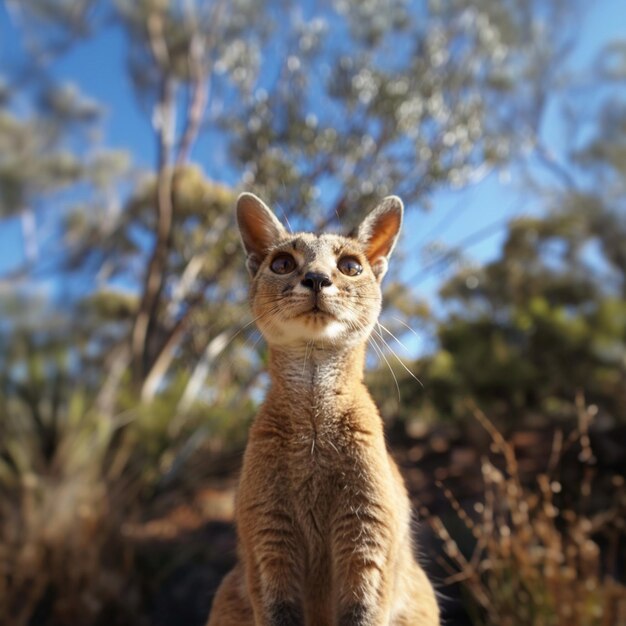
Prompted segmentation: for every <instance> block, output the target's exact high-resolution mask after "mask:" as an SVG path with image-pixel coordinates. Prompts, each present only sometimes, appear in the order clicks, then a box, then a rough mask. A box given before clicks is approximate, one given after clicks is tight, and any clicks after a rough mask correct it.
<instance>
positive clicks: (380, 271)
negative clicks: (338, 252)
mask: <svg viewBox="0 0 626 626" xmlns="http://www.w3.org/2000/svg"><path fill="white" fill-rule="evenodd" d="M403 212H404V208H403V204H402V200H400V198H398V196H387V197H386V198H385V199H384V200H383V201H382V202H381V203H380V204H379V205H378V206H377V207H376V208H375V209H374V210H373V211H372V212H371V213H370V214H369V215H368V216H367V217H366V218H365V219H364V220H363V222H362V223H361V225H360V226H359V230H358V232H357V239H358V240H359V241H360V242H361V243H362V244H363V246H364V247H365V255H366V256H367V260H368V261H369V263H370V265H371V267H372V271H373V272H374V276H376V279H377V280H378V282H380V281H381V280H382V279H383V276H384V275H385V273H386V272H387V259H388V258H389V255H390V254H391V252H392V251H393V248H394V246H395V245H396V241H397V239H398V234H399V232H400V227H401V226H402V214H403Z"/></svg>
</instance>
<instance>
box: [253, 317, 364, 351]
mask: <svg viewBox="0 0 626 626" xmlns="http://www.w3.org/2000/svg"><path fill="white" fill-rule="evenodd" d="M263 335H264V336H265V338H266V340H267V342H268V343H269V344H273V345H281V346H288V345H299V344H307V343H310V342H329V343H332V344H333V345H341V344H348V343H352V340H354V339H355V337H354V330H351V328H350V325H349V324H348V323H346V322H345V321H341V320H338V319H337V318H335V317H333V316H332V315H330V314H328V313H323V312H321V311H311V312H310V313H307V314H304V315H299V316H298V317H295V318H292V319H290V320H288V321H285V322H284V323H282V324H280V325H273V326H272V328H268V329H264V330H263Z"/></svg>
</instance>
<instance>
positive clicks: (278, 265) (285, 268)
mask: <svg viewBox="0 0 626 626" xmlns="http://www.w3.org/2000/svg"><path fill="white" fill-rule="evenodd" d="M270 269H271V270H272V272H274V274H289V273H290V272H293V270H295V269H296V260H295V259H294V258H293V257H292V256H291V255H290V254H287V253H282V254H278V255H277V256H276V257H274V260H273V261H272V262H271V263H270Z"/></svg>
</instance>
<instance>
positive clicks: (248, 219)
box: [237, 193, 286, 276]
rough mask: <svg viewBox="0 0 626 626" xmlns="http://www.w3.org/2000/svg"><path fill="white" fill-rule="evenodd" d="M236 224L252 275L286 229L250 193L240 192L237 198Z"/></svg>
mask: <svg viewBox="0 0 626 626" xmlns="http://www.w3.org/2000/svg"><path fill="white" fill-rule="evenodd" d="M237 224H238V225H239V232H240V233H241V241H242V243H243V247H244V249H245V251H246V255H247V256H248V259H247V266H248V271H249V272H250V274H251V275H252V276H254V275H255V274H256V273H257V270H258V269H259V266H260V265H261V263H262V262H263V259H264V258H265V255H266V254H267V251H268V250H269V248H271V247H272V245H274V244H275V243H276V241H277V240H279V239H281V238H282V237H284V236H285V235H286V231H285V229H284V228H283V225H282V224H281V223H280V222H279V221H278V218H277V217H276V216H275V215H274V213H272V210H271V209H270V208H269V207H268V206H267V205H266V204H265V202H263V200H261V199H259V198H257V197H256V196H255V195H254V194H252V193H242V194H241V195H240V196H239V198H237Z"/></svg>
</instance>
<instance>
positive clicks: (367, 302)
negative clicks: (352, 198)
mask: <svg viewBox="0 0 626 626" xmlns="http://www.w3.org/2000/svg"><path fill="white" fill-rule="evenodd" d="M402 211H403V209H402V201H401V200H400V198H398V197H396V196H389V197H387V198H385V199H384V200H383V201H382V202H381V203H380V204H379V205H378V206H377V207H376V208H375V209H374V210H373V211H372V212H371V213H370V214H369V215H368V216H367V217H366V218H365V219H364V220H363V222H362V223H361V225H360V226H359V228H358V230H357V234H356V236H355V237H343V236H341V235H335V234H322V235H315V234H312V233H295V234H292V233H289V232H287V231H286V230H285V229H284V228H283V226H282V224H281V223H280V222H279V221H278V219H277V218H276V216H275V215H274V214H273V213H272V211H271V210H270V209H269V208H268V207H267V206H266V205H265V204H264V203H263V202H262V201H261V200H260V199H259V198H257V197H256V196H254V195H252V194H250V193H243V194H241V196H239V199H238V201H237V222H238V224H239V230H240V232H241V239H242V241H243V246H244V249H245V251H246V254H247V267H248V271H249V272H250V275H251V277H252V283H251V287H250V302H251V305H252V312H253V314H254V317H255V319H256V324H257V326H258V327H259V329H260V330H261V332H262V333H263V336H264V337H265V339H266V340H267V342H268V343H269V344H270V345H288V344H300V345H304V344H308V343H313V344H324V345H352V344H355V343H359V342H362V341H364V340H365V339H366V337H368V336H369V334H370V332H371V330H372V328H373V326H374V324H375V323H376V320H377V319H378V315H379V313H380V307H381V292H380V282H381V280H382V278H383V276H384V275H385V272H386V271H387V259H388V258H389V255H390V254H391V251H392V250H393V247H394V245H395V243H396V239H397V237H398V232H399V230H400V226H401V224H402Z"/></svg>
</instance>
